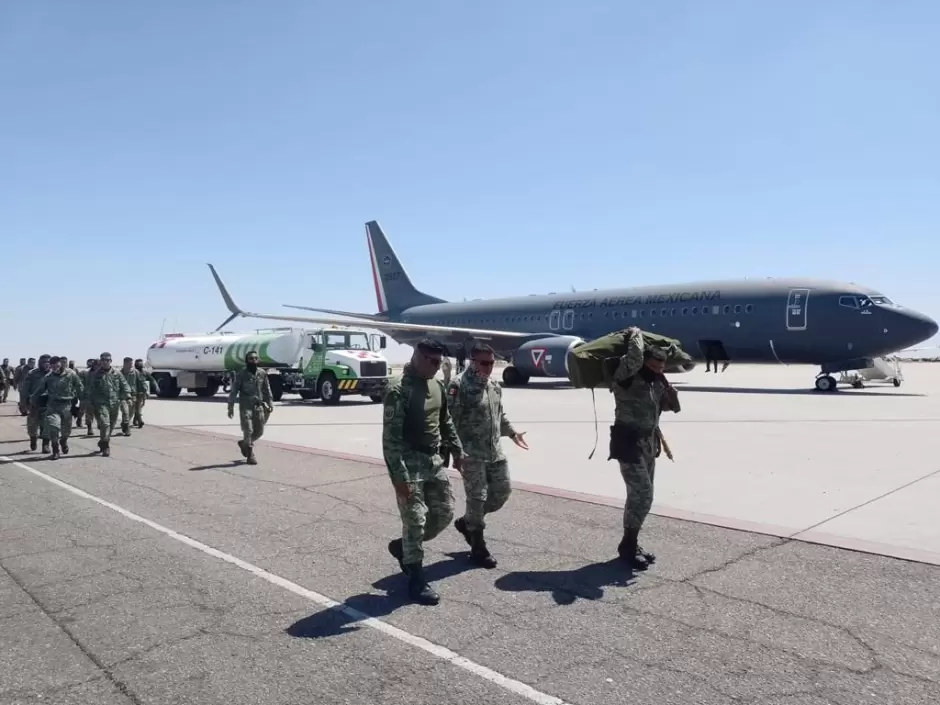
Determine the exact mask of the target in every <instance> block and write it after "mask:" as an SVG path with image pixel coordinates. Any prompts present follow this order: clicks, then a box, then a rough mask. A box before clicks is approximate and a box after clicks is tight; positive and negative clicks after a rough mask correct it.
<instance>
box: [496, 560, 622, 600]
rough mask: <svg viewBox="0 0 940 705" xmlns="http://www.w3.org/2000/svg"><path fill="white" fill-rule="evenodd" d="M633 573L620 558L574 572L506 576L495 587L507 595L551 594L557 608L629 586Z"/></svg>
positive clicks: (594, 598) (532, 571)
mask: <svg viewBox="0 0 940 705" xmlns="http://www.w3.org/2000/svg"><path fill="white" fill-rule="evenodd" d="M634 582H636V580H635V576H634V574H633V571H632V570H631V569H630V568H628V567H627V566H626V565H624V564H623V562H622V561H621V560H620V559H619V558H614V559H612V560H609V561H604V562H603V563H591V564H589V565H585V566H581V567H580V568H575V569H574V570H531V571H518V572H515V573H507V574H506V575H504V576H502V577H501V578H499V579H498V580H497V581H496V583H495V585H496V587H497V588H499V589H500V590H505V591H507V592H551V594H552V599H554V600H555V603H556V604H559V605H571V604H573V603H574V602H575V601H576V600H577V599H578V598H581V599H582V600H599V599H601V598H602V597H603V596H604V588H605V587H628V586H630V585H632V584H633V583H634Z"/></svg>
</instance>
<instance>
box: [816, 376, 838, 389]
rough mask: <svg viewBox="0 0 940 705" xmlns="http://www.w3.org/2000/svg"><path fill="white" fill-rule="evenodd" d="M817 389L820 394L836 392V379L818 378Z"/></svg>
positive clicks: (828, 377) (829, 377) (830, 377)
mask: <svg viewBox="0 0 940 705" xmlns="http://www.w3.org/2000/svg"><path fill="white" fill-rule="evenodd" d="M816 389H818V390H819V391H820V392H834V391H836V378H835V377H832V376H830V375H823V376H822V377H817V378H816Z"/></svg>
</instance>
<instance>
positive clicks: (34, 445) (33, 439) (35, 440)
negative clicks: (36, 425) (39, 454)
mask: <svg viewBox="0 0 940 705" xmlns="http://www.w3.org/2000/svg"><path fill="white" fill-rule="evenodd" d="M38 446H39V439H38V438H37V437H36V436H30V437H29V449H30V450H36V448H37V447H38Z"/></svg>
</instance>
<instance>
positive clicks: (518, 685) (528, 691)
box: [0, 456, 571, 705]
mask: <svg viewBox="0 0 940 705" xmlns="http://www.w3.org/2000/svg"><path fill="white" fill-rule="evenodd" d="M0 460H5V461H6V462H8V463H10V464H11V465H15V466H16V467H18V468H22V469H23V470H26V471H27V472H31V473H32V474H33V475H36V476H37V477H41V478H42V479H43V480H46V481H47V482H51V483H52V484H53V485H57V486H59V487H61V488H62V489H64V490H68V491H69V492H71V493H72V494H74V495H78V496H79V497H82V498H84V499H90V500H91V501H92V502H97V503H98V504H100V505H101V506H102V507H107V508H108V509H112V510H114V511H115V512H117V513H118V514H121V515H123V516H125V517H127V518H128V519H131V520H132V521H136V522H140V523H141V524H144V525H145V526H149V527H150V528H151V529H154V530H156V531H159V532H160V533H161V534H166V535H167V536H169V537H170V538H172V539H176V540H177V541H179V542H180V543H184V544H186V545H187V546H190V547H191V548H195V549H196V550H197V551H202V552H203V553H205V554H207V555H209V556H212V557H213V558H218V559H220V560H223V561H225V562H226V563H231V564H232V565H236V566H238V567H239V568H241V569H242V570H247V571H248V572H249V573H252V574H253V575H256V576H258V577H259V578H261V579H262V580H267V581H268V582H269V583H272V584H273V585H277V586H278V587H282V588H284V589H285V590H288V591H290V592H292V593H294V594H295V595H299V596H301V597H305V598H307V599H308V600H310V601H311V602H314V603H316V604H318V605H320V606H321V607H325V608H328V609H329V608H332V609H336V610H338V611H340V612H342V613H343V614H345V615H346V616H348V617H351V618H352V619H355V620H356V621H357V622H359V623H361V624H364V625H365V626H367V627H371V628H372V629H375V630H376V631H379V632H382V633H383V634H386V635H387V636H390V637H392V638H393V639H398V641H401V642H404V643H405V644H411V645H412V646H415V647H417V648H419V649H421V650H423V651H426V652H427V653H429V654H431V655H432V656H434V657H436V658H439V659H441V660H443V661H447V662H449V663H451V664H453V665H454V666H457V668H462V669H464V670H465V671H469V672H470V673H472V674H473V675H475V676H479V677H480V678H483V679H484V680H487V681H489V682H490V683H494V684H496V685H498V686H499V687H500V688H503V689H504V690H508V691H509V692H511V693H515V694H516V695H521V696H522V697H523V698H526V699H527V700H531V701H532V702H533V703H538V705H571V704H570V703H566V702H565V701H564V700H561V699H560V698H556V697H555V696H554V695H548V694H547V693H543V692H541V691H539V690H536V689H535V688H533V687H531V686H529V685H526V684H525V683H522V682H521V681H517V680H513V679H512V678H509V677H508V676H504V675H503V674H502V673H498V672H497V671H494V670H492V669H490V668H487V667H486V666H482V665H480V664H479V663H476V662H474V661H471V660H470V659H467V658H464V657H463V656H461V655H460V654H458V653H455V652H453V651H451V650H450V649H448V648H446V647H444V646H440V645H438V644H435V643H434V642H431V641H428V640H427V639H424V638H422V637H420V636H415V635H414V634H411V633H410V632H406V631H404V630H403V629H399V628H398V627H393V626H392V625H391V624H386V623H385V622H383V621H381V620H379V619H376V618H375V617H370V616H369V615H367V614H365V613H364V612H360V611H359V610H356V609H353V608H352V607H349V606H348V605H344V604H342V603H340V602H337V601H336V600H333V599H331V598H329V597H327V596H326V595H321V594H320V593H318V592H314V591H313V590H308V589H307V588H305V587H303V586H302V585H298V584H297V583H294V582H291V581H290V580H288V579H287V578H282V577H281V576H280V575H275V574H274V573H269V572H268V571H266V570H265V569H264V568H259V567H258V566H256V565H253V564H252V563H249V562H248V561H243V560H242V559H241V558H236V557H235V556H232V555H229V554H228V553H225V552H224V551H220V550H218V549H216V548H212V546H207V545H206V544H204V543H201V542H199V541H197V540H196V539H191V538H189V537H188V536H184V535H183V534H181V533H179V532H177V531H173V529H168V528H167V527H165V526H162V525H160V524H158V523H156V522H155V521H151V520H150V519H145V518H144V517H142V516H140V515H138V514H134V512H131V511H128V510H127V509H124V508H123V507H119V506H118V505H116V504H113V503H112V502H109V501H107V500H104V499H101V498H100V497H95V496H94V495H92V494H88V493H87V492H85V491H84V490H80V489H78V488H77V487H73V486H72V485H70V484H68V483H67V482H62V480H59V479H57V478H55V477H52V476H51V475H47V474H46V473H44V472H40V471H39V470H36V469H35V468H31V467H30V466H29V465H24V464H23V463H21V462H19V461H17V460H14V459H13V458H8V457H5V456H0Z"/></svg>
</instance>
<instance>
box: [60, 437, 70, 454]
mask: <svg viewBox="0 0 940 705" xmlns="http://www.w3.org/2000/svg"><path fill="white" fill-rule="evenodd" d="M59 445H60V446H61V447H62V455H68V454H69V439H68V438H63V439H62V440H61V441H59Z"/></svg>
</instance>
